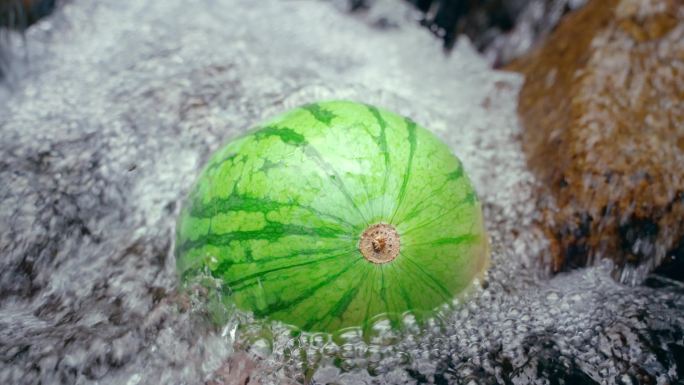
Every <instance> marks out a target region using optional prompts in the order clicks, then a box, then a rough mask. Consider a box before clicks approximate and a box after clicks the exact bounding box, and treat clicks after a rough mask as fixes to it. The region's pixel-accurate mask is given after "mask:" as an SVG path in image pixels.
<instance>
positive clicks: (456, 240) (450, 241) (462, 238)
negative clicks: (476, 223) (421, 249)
mask: <svg viewBox="0 0 684 385" xmlns="http://www.w3.org/2000/svg"><path fill="white" fill-rule="evenodd" d="M478 238H479V236H478V235H476V234H464V235H459V236H458V237H447V238H438V239H433V240H431V241H425V242H420V243H409V244H406V245H402V246H406V247H409V246H421V245H431V246H442V245H458V244H461V243H464V242H472V241H475V240H477V239H478Z"/></svg>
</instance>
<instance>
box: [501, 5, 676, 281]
mask: <svg viewBox="0 0 684 385" xmlns="http://www.w3.org/2000/svg"><path fill="white" fill-rule="evenodd" d="M509 68H510V69H513V70H515V71H519V72H522V73H523V74H525V76H526V81H525V85H524V86H523V89H522V91H521V94H520V100H519V107H518V112H519V115H520V118H521V119H522V123H523V125H524V126H525V130H524V134H523V142H524V149H525V152H526V155H527V160H528V164H529V166H530V168H531V169H532V170H533V171H534V172H535V173H536V175H537V177H538V178H539V179H540V181H541V182H542V184H543V187H542V189H543V190H544V194H542V195H544V196H547V197H550V198H551V199H545V198H542V199H543V200H544V202H541V204H542V205H543V207H544V209H545V212H544V215H543V217H544V218H543V220H542V222H543V227H544V228H545V232H546V233H547V234H548V235H549V236H550V238H551V240H552V245H553V247H552V251H553V256H554V257H553V269H554V270H555V271H559V270H563V269H566V268H569V267H573V266H584V265H591V264H594V263H596V262H597V261H598V260H600V259H602V258H609V259H611V260H612V261H614V262H615V264H616V266H617V267H618V268H617V269H616V270H615V273H616V277H617V278H619V279H620V280H621V281H623V282H632V283H636V282H638V281H640V279H641V278H643V276H644V275H645V273H646V272H648V271H651V270H652V269H653V268H655V267H656V266H658V265H659V264H660V263H661V261H663V260H664V259H665V258H666V257H668V256H669V255H670V254H671V253H673V252H675V246H676V245H677V244H681V242H682V237H683V236H684V220H683V218H684V2H682V1H679V0H647V1H646V0H644V1H642V0H621V1H620V0H608V1H604V0H600V1H599V0H595V1H592V2H590V3H589V4H587V5H586V6H585V7H584V8H582V9H581V10H579V11H577V12H576V13H574V14H571V15H569V16H568V17H567V18H566V19H565V20H564V21H563V22H562V23H561V24H560V25H559V27H558V29H557V30H556V31H554V32H553V34H552V35H551V36H550V37H549V39H548V41H546V42H545V44H544V45H543V46H541V47H539V49H537V50H536V51H534V52H532V53H531V54H529V55H528V56H526V57H524V58H522V59H520V60H518V61H516V62H515V63H513V64H512V65H511V66H509ZM547 193H550V194H547Z"/></svg>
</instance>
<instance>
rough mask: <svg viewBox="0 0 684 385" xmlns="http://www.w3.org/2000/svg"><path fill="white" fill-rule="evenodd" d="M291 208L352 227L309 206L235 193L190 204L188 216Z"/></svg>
mask: <svg viewBox="0 0 684 385" xmlns="http://www.w3.org/2000/svg"><path fill="white" fill-rule="evenodd" d="M291 207H292V208H300V209H303V210H306V211H309V212H311V213H312V214H315V215H317V216H319V217H327V218H330V219H333V220H335V221H336V222H339V223H340V224H346V225H348V226H350V227H353V225H352V224H351V223H350V222H349V221H346V220H344V219H342V218H340V217H338V216H337V215H333V214H329V213H325V212H322V211H318V210H316V209H315V208H313V207H311V206H305V205H301V204H297V203H294V202H288V203H283V202H278V201H274V200H270V199H265V198H254V197H248V196H244V195H238V194H235V193H233V194H231V195H230V196H228V197H227V198H215V199H212V200H211V201H209V202H207V203H204V204H202V203H201V202H200V201H196V202H194V203H193V204H192V208H191V209H190V216H191V217H193V218H212V217H214V216H215V215H216V214H217V213H223V212H227V211H246V212H261V213H264V214H267V213H268V212H269V211H274V210H278V209H281V208H291Z"/></svg>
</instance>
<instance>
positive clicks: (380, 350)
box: [0, 0, 684, 385]
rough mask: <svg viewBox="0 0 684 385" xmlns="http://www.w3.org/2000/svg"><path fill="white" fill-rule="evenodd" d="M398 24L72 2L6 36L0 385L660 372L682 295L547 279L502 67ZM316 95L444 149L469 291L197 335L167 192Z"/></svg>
mask: <svg viewBox="0 0 684 385" xmlns="http://www.w3.org/2000/svg"><path fill="white" fill-rule="evenodd" d="M410 17H411V14H410V12H409V11H408V10H407V9H405V8H403V7H399V6H397V5H396V3H394V2H392V3H390V2H381V1H380V2H377V4H376V5H375V6H374V7H373V9H372V10H371V12H370V13H368V14H365V15H362V16H357V18H353V17H350V16H348V15H345V14H343V13H340V12H338V11H337V10H335V9H334V8H333V7H331V5H330V4H327V3H324V2H315V1H306V2H285V1H275V0H263V1H261V2H260V7H259V9H258V11H257V10H256V9H255V7H254V3H253V2H251V1H246V0H244V1H232V2H213V1H210V0H195V1H188V0H184V1H179V0H167V1H163V2H140V1H134V0H118V1H102V2H98V3H97V4H93V3H91V2H86V1H74V2H71V3H68V4H67V5H65V6H64V7H63V8H62V9H61V10H59V11H58V12H57V13H56V14H55V15H53V16H52V17H50V18H48V19H46V20H43V21H41V22H40V23H38V24H37V25H36V26H35V27H34V28H33V29H31V30H29V32H28V34H27V36H26V39H25V42H22V41H20V39H14V40H12V41H11V43H12V45H13V47H12V50H13V52H15V54H16V57H15V58H13V60H14V62H15V63H14V64H13V66H12V68H13V73H12V74H11V76H9V78H8V80H7V85H6V86H5V87H4V88H3V89H2V90H1V91H0V101H1V102H0V131H1V132H2V137H3V139H2V142H1V143H0V155H1V156H0V180H2V181H3V183H2V184H1V185H0V199H1V201H2V204H1V206H0V207H1V209H2V210H0V225H1V226H2V229H3V231H2V232H0V253H1V256H2V257H1V258H0V271H1V273H0V292H1V293H2V295H1V296H0V383H3V384H33V383H38V382H41V383H43V384H58V383H69V384H73V383H76V384H79V383H93V382H96V383H100V384H127V385H135V384H146V383H165V384H166V383H169V384H170V383H187V384H200V383H220V381H232V383H240V381H243V382H244V381H248V380H249V381H251V382H253V383H255V382H257V381H260V380H262V381H264V382H265V383H294V382H298V381H299V382H302V381H310V382H314V383H320V384H322V383H328V382H333V383H348V384H361V383H376V384H386V383H406V384H414V383H430V382H434V383H451V382H454V381H457V382H459V383H470V384H484V383H497V382H498V383H509V384H520V383H540V384H541V383H549V379H555V380H554V381H558V380H559V379H562V380H565V381H566V382H572V383H638V382H651V383H668V382H670V383H672V382H675V381H676V380H677V379H681V378H684V362H682V357H684V332H683V330H682V329H683V326H682V325H684V300H683V299H682V293H683V292H684V288H682V286H681V285H680V284H678V283H674V282H670V281H667V280H665V279H662V278H657V277H652V278H650V279H649V280H648V281H647V284H646V285H642V286H637V287H627V286H622V285H619V284H616V283H615V282H614V281H613V280H612V279H611V278H610V275H609V272H610V269H611V266H606V265H602V266H596V267H593V268H587V269H581V270H576V271H574V272H572V273H568V274H562V275H559V276H556V277H550V276H549V274H548V273H547V271H546V269H545V268H544V267H543V266H545V265H544V263H543V261H544V260H545V259H547V258H548V255H547V254H546V253H547V248H546V247H547V245H546V243H545V241H544V238H543V237H542V235H541V234H540V233H539V232H538V231H537V230H536V229H535V227H534V226H533V223H534V220H535V219H536V218H537V217H538V213H537V212H536V208H535V205H534V199H533V195H532V192H533V190H534V188H535V183H536V182H535V180H534V178H533V177H532V175H531V174H530V173H529V172H528V171H527V170H526V167H525V161H524V156H523V154H522V152H521V146H520V142H519V140H520V127H519V125H518V122H517V119H516V116H515V106H516V97H517V92H518V89H519V87H520V85H521V79H520V77H518V76H517V75H513V74H508V73H502V72H495V71H492V70H490V69H489V68H488V67H487V65H486V62H485V61H484V60H483V59H482V58H481V57H479V56H478V55H477V54H476V53H475V52H474V51H473V50H472V49H471V48H470V46H469V44H468V43H467V42H466V41H461V42H460V43H459V44H458V45H457V47H456V49H455V51H454V52H453V54H452V55H451V56H450V57H448V58H447V57H443V56H441V55H440V52H441V51H440V43H439V41H437V40H436V39H434V38H433V37H432V36H430V35H429V33H428V32H426V31H424V30H422V29H421V28H420V27H418V26H416V25H415V24H414V23H413V20H408V21H407V19H410ZM358 18H365V20H359V19H358ZM377 20H384V22H382V23H378V22H375V21H377ZM388 20H389V22H388ZM331 98H346V99H356V100H359V101H364V102H368V103H372V104H375V105H378V106H383V107H386V108H388V109H390V110H394V111H397V112H399V113H401V114H403V115H407V116H411V117H412V118H413V119H414V120H416V121H418V122H420V123H422V124H423V125H424V126H425V127H428V128H430V129H432V130H434V131H435V132H436V133H437V134H438V135H440V136H441V137H442V138H443V139H444V140H445V141H447V143H449V145H450V146H451V147H452V148H453V151H454V153H456V154H457V155H458V156H459V157H460V158H461V159H462V161H463V163H464V165H465V167H466V169H467V170H468V173H469V175H470V176H471V178H472V181H473V184H474V185H475V187H476V189H477V190H478V194H479V196H480V197H481V200H482V201H483V202H484V205H485V217H486V222H487V226H488V229H489V232H490V235H491V237H492V248H493V255H492V259H493V260H492V268H491V270H490V272H489V274H488V277H487V279H486V282H484V283H483V284H482V285H481V286H480V287H479V288H477V289H476V290H474V292H473V293H472V295H471V298H470V299H469V300H467V301H464V302H463V303H461V304H457V305H456V306H454V308H453V309H451V310H450V309H444V310H443V311H442V312H441V313H440V316H439V317H437V318H436V319H435V320H433V321H431V322H429V323H428V324H427V325H423V326H419V325H416V323H415V322H414V321H413V320H412V319H411V317H410V316H407V317H406V320H405V325H404V327H403V328H402V329H400V330H392V329H390V328H388V327H387V323H386V322H384V321H383V320H379V321H378V322H377V323H376V325H375V329H374V332H373V334H372V335H371V336H370V337H369V338H363V337H362V336H360V335H359V333H358V332H356V331H354V330H348V331H347V332H346V333H339V334H338V335H335V336H333V337H332V338H330V337H328V336H326V335H318V334H313V335H310V334H307V333H301V334H298V333H293V332H292V331H291V330H289V329H288V328H286V327H284V326H282V325H279V324H277V323H276V324H269V323H263V322H261V321H257V320H253V319H252V318H251V317H250V316H249V315H248V314H243V313H240V312H236V311H234V310H233V309H231V308H230V307H227V308H220V309H223V310H222V311H223V312H222V313H221V312H219V315H221V314H222V315H221V316H219V317H218V319H216V317H217V316H216V315H214V317H215V319H214V320H213V321H216V320H218V321H220V322H221V323H222V325H223V326H222V327H220V328H216V327H215V326H214V322H212V320H210V319H208V314H210V313H213V314H216V312H212V311H211V310H212V309H211V307H212V306H217V301H216V296H217V294H218V293H219V292H220V291H221V289H222V288H221V287H220V286H217V285H214V286H213V287H212V285H209V286H207V285H200V286H197V287H196V288H194V289H192V290H190V292H189V293H179V292H178V291H177V286H178V281H177V278H176V274H175V262H174V259H173V248H174V245H173V239H174V233H173V231H174V226H175V219H176V216H177V213H178V208H179V202H180V201H181V200H182V198H183V197H184V195H185V194H186V193H187V191H188V190H189V188H190V186H191V183H192V181H193V179H194V177H195V176H196V175H197V173H198V170H199V169H200V167H201V166H202V164H203V162H204V161H206V159H207V158H208V157H209V155H210V153H211V152H212V151H213V150H215V149H217V148H219V147H220V146H221V144H222V143H224V142H225V141H226V140H229V139H230V138H232V137H234V136H235V135H236V134H238V133H240V132H242V131H244V130H245V129H247V128H249V127H250V126H251V125H253V124H254V123H256V122H258V121H260V120H262V119H263V118H264V117H267V116H271V115H274V114H275V113H277V112H280V111H283V110H286V109H288V108H291V107H294V106H296V105H300V104H302V103H305V102H310V101H314V100H320V99H331ZM209 283H211V282H209ZM207 287H208V288H207ZM241 370H242V372H241ZM551 382H552V383H553V381H551ZM228 383H231V382H228Z"/></svg>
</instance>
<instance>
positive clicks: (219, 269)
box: [212, 247, 341, 275]
mask: <svg viewBox="0 0 684 385" xmlns="http://www.w3.org/2000/svg"><path fill="white" fill-rule="evenodd" d="M340 249H341V247H335V248H328V249H307V250H298V251H295V252H292V253H290V254H285V255H281V256H278V257H270V258H259V259H256V260H246V261H239V262H235V261H233V260H231V259H229V258H225V259H223V260H222V261H221V263H219V264H218V266H216V268H215V269H214V270H213V271H212V273H213V274H215V275H223V273H225V272H226V270H228V269H229V268H231V267H232V266H240V265H249V264H254V265H264V264H267V263H269V262H278V261H283V260H288V259H292V258H297V257H303V256H306V255H316V254H328V253H332V252H335V251H339V250H340Z"/></svg>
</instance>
